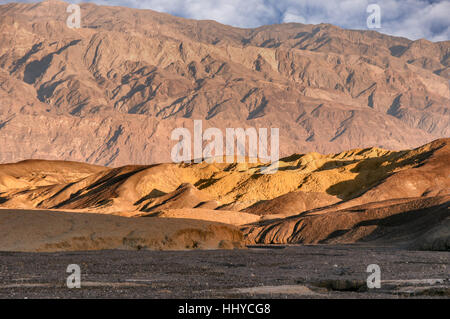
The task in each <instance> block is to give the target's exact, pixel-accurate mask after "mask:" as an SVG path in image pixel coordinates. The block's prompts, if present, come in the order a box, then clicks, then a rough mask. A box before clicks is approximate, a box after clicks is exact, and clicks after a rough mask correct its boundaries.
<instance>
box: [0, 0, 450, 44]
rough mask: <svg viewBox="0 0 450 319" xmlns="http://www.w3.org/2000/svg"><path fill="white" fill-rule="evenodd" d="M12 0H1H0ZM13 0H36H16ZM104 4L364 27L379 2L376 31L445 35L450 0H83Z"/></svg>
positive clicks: (237, 20)
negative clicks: (374, 5)
mask: <svg viewBox="0 0 450 319" xmlns="http://www.w3.org/2000/svg"><path fill="white" fill-rule="evenodd" d="M5 2H11V1H8V0H0V3H5ZM15 2H38V1H31V0H16V1H15ZM66 2H72V3H79V2H93V3H97V4H103V5H121V6H127V7H133V8H140V9H152V10H156V11H160V12H167V13H170V14H173V15H176V16H180V17H186V18H192V19H208V20H216V21H218V22H221V23H224V24H229V25H233V26H237V27H244V28H247V27H257V26H261V25H266V24H276V23H283V22H299V23H306V24H317V23H322V22H324V23H331V24H334V25H338V26H340V27H343V28H350V29H367V24H366V20H367V17H368V16H369V13H367V12H366V9H367V6H368V5H369V4H378V5H379V7H380V14H381V28H380V29H377V31H379V32H382V33H386V34H391V35H396V36H404V37H407V38H409V39H413V40H416V39H419V38H426V39H428V40H431V41H444V40H450V18H449V17H450V0H379V1H374V0H110V1H105V0H84V1H68V0H66Z"/></svg>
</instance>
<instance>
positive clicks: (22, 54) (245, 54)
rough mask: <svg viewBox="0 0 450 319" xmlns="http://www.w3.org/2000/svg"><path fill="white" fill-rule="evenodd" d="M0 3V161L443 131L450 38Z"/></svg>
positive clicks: (411, 143)
mask: <svg viewBox="0 0 450 319" xmlns="http://www.w3.org/2000/svg"><path fill="white" fill-rule="evenodd" d="M67 5H68V4H67V3H64V2H60V1H53V0H52V1H44V2H41V3H37V4H7V5H3V6H0V18H1V19H0V32H1V34H2V38H1V40H0V103H1V105H0V141H1V143H2V145H3V149H2V152H0V162H12V161H18V160H22V159H28V158H44V159H62V160H75V161H82V162H89V163H96V164H101V165H110V166H118V165H125V164H130V163H134V164H150V163H154V162H165V161H170V149H171V147H172V146H173V145H174V144H175V142H171V141H170V133H171V131H172V130H173V129H174V128H176V127H183V126H185V127H192V120H193V119H202V120H203V122H204V127H208V126H212V127H218V128H221V129H224V128H226V127H279V128H280V152H281V154H282V155H289V154H292V153H294V152H297V153H305V152H309V151H318V152H322V153H331V152H339V151H342V150H344V149H350V148H356V147H368V146H379V147H384V148H389V149H403V148H410V147H416V146H418V145H422V144H424V143H427V142H429V141H431V140H433V139H435V138H439V137H447V136H449V133H450V125H449V123H450V112H449V105H450V89H449V83H448V80H449V79H450V74H449V63H450V60H449V56H450V55H449V53H450V41H444V42H438V43H433V42H429V41H426V40H418V41H411V40H408V39H405V38H398V37H391V36H387V35H383V34H380V33H377V32H374V31H354V30H343V29H340V28H338V27H335V26H332V25H327V24H321V25H301V24H283V25H273V26H264V27H260V28H256V29H239V28H234V27H230V26H225V25H221V24H219V23H217V22H214V21H195V20H189V19H183V18H178V17H173V16H170V15H168V14H163V13H158V12H155V11H151V10H137V9H129V8H121V7H104V6H96V5H93V4H82V5H81V11H82V28H81V29H69V28H68V27H67V26H66V24H65V21H66V19H67V16H68V14H67V13H66V8H67Z"/></svg>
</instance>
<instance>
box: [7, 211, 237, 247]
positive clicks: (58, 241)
mask: <svg viewBox="0 0 450 319" xmlns="http://www.w3.org/2000/svg"><path fill="white" fill-rule="evenodd" d="M242 247H243V244H242V234H241V232H240V231H239V230H238V229H237V228H236V227H233V226H231V225H225V224H219V223H211V222H207V221H197V220H192V219H188V220H186V219H166V218H164V219H163V218H142V219H135V218H124V217H118V216H107V215H96V214H77V213H67V212H55V211H52V212H50V211H41V210H34V211H26V210H0V251H33V252H54V251H77V250H102V249H132V250H135V249H138V250H139V249H154V250H184V249H218V248H220V249H229V248H242Z"/></svg>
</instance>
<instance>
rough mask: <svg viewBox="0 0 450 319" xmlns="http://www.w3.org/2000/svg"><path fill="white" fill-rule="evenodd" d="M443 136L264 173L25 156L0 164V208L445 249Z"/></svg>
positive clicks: (447, 159)
mask: <svg viewBox="0 0 450 319" xmlns="http://www.w3.org/2000/svg"><path fill="white" fill-rule="evenodd" d="M449 143H450V139H440V140H436V141H434V142H432V143H429V144H426V145H424V146H421V147H419V148H416V149H413V150H405V151H398V152H395V151H387V150H382V149H378V148H370V149H354V150H350V151H346V152H342V153H338V154H330V155H321V154H318V153H309V154H303V155H292V156H290V157H287V158H284V159H282V160H281V161H280V165H279V166H280V167H279V170H278V172H277V173H275V174H272V175H263V174H260V167H259V166H260V164H258V163H235V164H220V163H206V162H202V163H199V164H159V165H151V166H124V167H120V168H106V167H99V166H91V165H89V164H79V163H75V162H57V161H56V162H47V161H35V160H30V161H24V162H20V163H17V164H3V165H0V174H1V176H3V181H2V184H1V185H2V188H3V189H2V190H1V191H0V207H3V208H6V209H10V210H11V209H17V208H21V209H28V210H30V209H35V210H38V211H39V210H45V209H52V210H57V211H75V212H79V213H83V212H84V213H98V214H113V215H120V216H125V217H147V218H135V220H136V221H137V220H143V219H145V220H147V219H150V220H153V219H158V220H159V219H170V220H177V221H178V223H180V225H183V223H184V220H185V219H191V220H192V219H194V220H199V221H205V222H206V221H208V222H219V223H225V224H229V225H234V226H240V227H241V229H242V231H243V232H244V235H245V237H246V242H247V244H286V243H291V244H298V243H354V242H364V241H365V242H367V241H370V242H372V243H382V244H401V245H404V246H408V247H413V248H423V249H448V240H449V239H448V238H449V237H448V227H447V226H448V225H447V224H448V218H449V217H450V211H449V199H450V197H449V196H450V178H449V176H450V145H449ZM6 177H7V178H6ZM6 180H7V182H5V181H6ZM27 216H30V214H28V215H27ZM77 216H79V215H77ZM18 218H19V219H20V218H25V215H20V217H18ZM46 218H47V217H46ZM52 218H53V217H52ZM77 218H78V217H77ZM95 218H99V217H95ZM22 221H23V222H24V223H27V224H28V223H29V221H28V219H23V220H22ZM55 222H56V221H55ZM108 223H109V221H108ZM133 223H134V222H133ZM137 223H139V222H137ZM145 223H147V222H145ZM157 223H159V222H157ZM171 223H172V222H171ZM173 223H176V222H175V221H174V222H173ZM133 225H135V224H133ZM5 227H7V226H5ZM14 227H15V226H14ZM30 227H31V226H30ZM127 227H128V226H127ZM133 227H134V226H133ZM161 227H163V226H161ZM174 227H175V226H174ZM177 227H178V226H177ZM19 228H20V227H19ZM126 229H128V228H126ZM27 231H28V230H27ZM30 231H31V230H30ZM80 231H81V230H80ZM86 231H87V230H86ZM89 231H90V230H89ZM105 231H106V230H105ZM116 231H118V233H119V234H122V233H121V231H119V230H117V229H114V232H116ZM161 232H162V233H164V229H161ZM83 234H85V232H84V231H83ZM120 236H122V235H120ZM120 236H119V237H120ZM83 238H84V237H83ZM183 245H184V244H183ZM102 247H103V246H102Z"/></svg>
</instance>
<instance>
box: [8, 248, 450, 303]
mask: <svg viewBox="0 0 450 319" xmlns="http://www.w3.org/2000/svg"><path fill="white" fill-rule="evenodd" d="M449 257H450V252H429V251H408V250H403V249H400V248H392V247H364V246H356V245H348V246H342V245H341V246H329V245H327V246H321V245H319V246H288V247H286V248H281V249H280V248H277V249H275V248H250V249H246V250H210V251H204V250H203V251H201V250H196V251H177V252H173V251H172V252H170V251H145V250H141V251H118V250H116V251H90V252H64V253H11V252H0V298H417V297H420V298H450V281H449V278H450V258H449ZM69 264H78V265H79V266H80V267H81V285H82V287H81V289H76V288H75V289H69V288H67V286H66V279H67V276H69V274H68V273H66V269H67V266H68V265H69ZM369 264H378V265H379V266H380V268H381V280H382V287H381V288H380V289H367V285H366V279H367V277H368V276H369V273H367V272H366V269H367V266H368V265H369ZM425 279H440V280H438V281H435V282H433V281H423V280H425ZM412 280H416V281H412ZM417 280H422V281H417ZM266 286H272V287H271V288H264V287H266ZM261 287H263V288H261ZM239 288H251V289H248V290H240V289H239Z"/></svg>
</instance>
